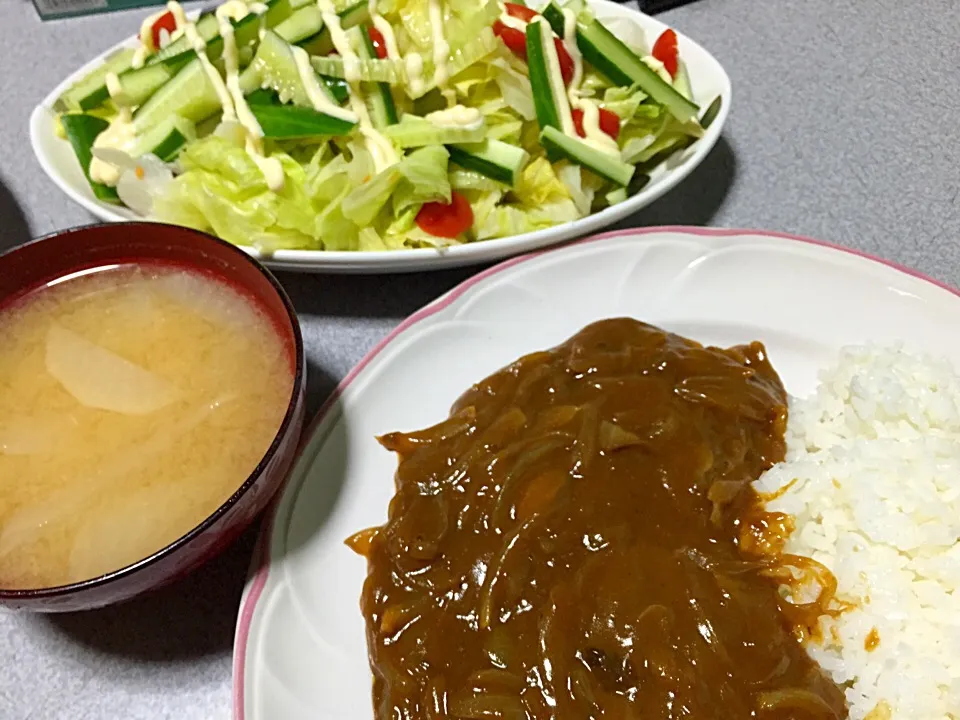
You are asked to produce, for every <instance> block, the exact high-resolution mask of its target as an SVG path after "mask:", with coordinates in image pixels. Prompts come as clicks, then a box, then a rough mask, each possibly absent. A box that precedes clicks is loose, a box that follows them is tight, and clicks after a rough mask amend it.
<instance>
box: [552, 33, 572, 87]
mask: <svg viewBox="0 0 960 720" xmlns="http://www.w3.org/2000/svg"><path fill="white" fill-rule="evenodd" d="M553 45H554V47H556V48H557V60H559V61H560V75H561V76H562V77H563V84H564V85H569V84H570V81H571V80H573V58H572V57H570V53H568V52H567V48H566V47H565V46H564V44H563V40H561V39H560V38H558V37H555V38H554V39H553Z"/></svg>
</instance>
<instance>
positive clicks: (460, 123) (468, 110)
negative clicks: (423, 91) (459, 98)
mask: <svg viewBox="0 0 960 720" xmlns="http://www.w3.org/2000/svg"><path fill="white" fill-rule="evenodd" d="M424 119H425V120H427V121H428V122H430V123H432V124H433V125H435V126H436V127H439V128H463V129H464V130H476V129H478V128H480V127H483V113H482V112H480V110H479V109H478V108H474V107H465V106H464V105H454V106H453V107H449V108H447V109H446V110H436V111H434V112H432V113H429V114H427V115H426V116H425V117H424Z"/></svg>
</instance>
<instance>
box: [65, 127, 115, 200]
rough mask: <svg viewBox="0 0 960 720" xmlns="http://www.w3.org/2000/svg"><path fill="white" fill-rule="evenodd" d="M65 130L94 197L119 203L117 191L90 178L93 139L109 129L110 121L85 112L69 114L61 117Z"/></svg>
mask: <svg viewBox="0 0 960 720" xmlns="http://www.w3.org/2000/svg"><path fill="white" fill-rule="evenodd" d="M60 123H61V124H62V125H63V131H64V132H65V133H66V134H67V140H69V141H70V145H71V147H73V152H74V154H75V155H76V156H77V160H78V161H79V162H80V167H81V168H82V169H83V175H84V177H86V178H87V182H88V183H90V189H91V190H92V191H93V195H94V197H96V198H97V199H98V200H104V201H106V202H111V203H119V202H120V199H119V198H118V197H117V191H116V190H114V189H113V188H112V187H107V186H106V185H102V184H100V183H98V182H94V181H93V180H91V179H90V161H91V160H92V159H93V141H94V140H96V139H97V135H99V134H100V133H102V132H103V131H104V130H106V129H107V125H109V123H108V122H107V121H106V120H104V119H103V118H98V117H95V116H93V115H84V114H79V113H78V114H67V115H63V116H61V117H60Z"/></svg>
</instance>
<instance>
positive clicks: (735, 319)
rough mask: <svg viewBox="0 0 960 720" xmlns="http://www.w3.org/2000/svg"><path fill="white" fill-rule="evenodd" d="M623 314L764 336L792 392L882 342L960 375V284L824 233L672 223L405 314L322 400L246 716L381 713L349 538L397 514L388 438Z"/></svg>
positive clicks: (267, 600) (291, 496)
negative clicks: (518, 362)
mask: <svg viewBox="0 0 960 720" xmlns="http://www.w3.org/2000/svg"><path fill="white" fill-rule="evenodd" d="M614 316H632V317H635V318H638V319H641V320H644V321H647V322H651V323H654V324H656V325H659V326H661V327H664V328H666V329H669V330H673V331H676V332H679V333H681V334H683V335H686V336H688V337H692V338H694V339H697V340H700V341H702V342H706V343H714V344H720V345H730V344H735V343H742V342H745V341H750V340H755V339H756V340H761V341H763V342H764V343H765V344H766V346H767V349H768V350H769V353H770V357H771V359H772V361H773V364H774V367H776V369H777V370H778V371H779V373H780V375H781V377H782V378H783V381H784V384H785V385H786V387H787V390H788V391H789V392H790V393H792V394H799V395H802V394H806V393H807V392H809V391H811V390H812V389H813V387H814V384H815V380H816V373H817V371H818V369H819V368H821V367H823V366H824V365H825V364H827V363H829V362H831V361H832V360H833V359H835V354H836V352H837V351H838V350H839V348H840V347H841V346H843V345H848V344H854V343H859V342H865V341H876V342H881V343H892V342H894V341H897V340H902V341H904V342H905V343H906V345H907V347H908V348H909V349H914V350H920V351H929V352H933V353H936V354H940V355H945V356H947V357H949V358H950V359H951V360H952V361H953V362H954V364H955V365H956V366H957V367H960V335H958V334H957V332H956V328H957V327H958V326H960V296H958V294H957V291H954V290H950V289H949V288H946V287H943V286H939V285H937V284H936V283H935V282H933V281H932V280H929V279H926V278H922V277H920V276H917V275H915V274H914V273H912V272H910V271H909V270H905V269H902V268H897V267H894V266H891V265H888V264H885V263H883V262H882V261H878V260H875V259H871V258H867V257H864V256H860V255H857V254H854V253H852V252H849V251H844V250H841V249H839V248H835V247H830V246H826V245H824V244H821V243H817V242H815V241H812V240H805V239H802V238H794V237H789V236H785V235H774V234H769V233H755V232H744V231H731V230H705V229H685V228H660V229H656V228H654V229H650V230H628V231H623V232H618V233H611V234H608V235H604V236H600V237H598V238H595V239H590V240H587V241H584V242H582V243H578V244H574V245H569V246H566V247H563V248H558V249H554V250H552V251H547V252H543V253H540V254H534V255H530V256H525V257H522V258H518V259H515V260H511V261H507V262H505V263H502V264H500V265H498V266H497V267H495V268H493V269H491V270H488V271H487V272H484V273H482V274H480V275H478V276H476V277H474V278H472V279H470V280H468V281H466V282H465V283H464V284H462V285H460V286H459V287H457V288H456V289H454V290H452V291H451V292H450V293H448V294H447V295H445V296H444V297H442V298H440V299H439V300H437V301H435V302H434V303H432V304H431V305H428V306H427V307H426V308H424V309H423V310H421V311H420V312H418V313H417V314H416V315H414V316H412V317H411V318H409V319H408V320H407V321H406V322H404V323H403V324H402V325H401V326H400V327H399V328H397V330H396V331H395V332H394V333H393V334H391V335H390V336H389V337H388V338H387V339H386V340H384V341H383V342H382V343H381V344H380V345H379V346H377V347H376V348H375V349H374V350H373V351H372V352H371V353H370V354H369V355H368V356H367V357H366V358H364V359H363V360H362V361H361V362H360V364H359V365H358V366H357V367H356V368H355V369H354V370H353V371H352V372H351V373H350V375H348V376H347V378H346V379H345V380H344V381H343V382H342V383H341V385H340V387H339V388H338V390H337V394H336V395H335V399H333V400H332V401H331V402H328V403H327V405H326V406H325V408H324V409H323V410H321V412H320V415H319V417H318V418H317V421H316V422H315V423H314V426H313V429H312V431H311V432H309V433H308V435H307V436H306V438H307V440H306V444H305V446H304V449H303V454H302V456H301V458H300V460H299V463H298V465H297V466H296V469H295V470H294V473H293V476H292V477H291V479H290V481H289V483H288V485H287V487H286V490H285V491H284V493H283V494H282V497H281V499H280V501H279V503H278V505H277V509H276V513H275V515H274V516H273V518H272V523H271V524H269V525H268V526H267V528H266V530H265V531H264V536H263V538H262V540H263V541H264V542H263V543H262V545H261V551H262V552H263V553H264V554H263V555H261V558H260V559H261V560H263V559H265V560H266V562H265V563H260V564H259V569H258V570H257V571H255V572H254V573H253V575H252V577H251V580H250V583H249V584H248V587H247V591H246V593H245V594H244V599H243V602H242V605H241V611H240V619H239V622H238V627H237V641H236V644H235V650H234V653H235V654H234V692H235V702H236V704H235V717H236V718H237V720H274V719H275V718H284V720H300V719H301V718H302V719H303V720H306V719H307V718H326V719H328V720H369V719H370V717H371V715H372V705H371V679H372V678H371V674H370V670H369V667H368V665H367V647H366V638H365V634H364V621H363V618H362V617H361V615H360V609H359V598H360V592H361V587H362V584H363V579H364V577H365V575H366V563H365V561H364V560H363V559H362V558H360V557H358V556H356V555H354V554H353V553H352V552H351V551H350V550H349V549H347V547H346V546H344V544H343V540H344V538H346V537H347V536H348V535H350V534H352V533H353V532H355V531H357V530H359V529H361V528H366V527H370V526H372V525H378V524H381V523H382V522H383V521H384V520H385V519H386V514H387V504H388V502H389V500H390V498H391V496H392V494H393V487H394V485H393V475H394V471H395V469H396V460H395V457H394V456H393V454H392V453H389V452H387V451H385V450H383V449H382V448H381V447H380V446H379V445H378V444H377V441H376V440H375V436H377V435H379V434H382V433H385V432H388V431H391V430H413V429H417V428H420V427H425V426H428V425H431V424H433V423H436V422H438V421H439V420H441V419H443V418H445V417H446V416H447V414H448V410H449V408H450V406H451V404H452V403H453V401H454V400H455V399H456V398H457V397H458V396H459V395H460V393H461V392H462V391H464V390H466V389H467V388H468V387H469V386H470V385H471V384H472V383H474V382H476V381H478V380H480V379H482V378H483V377H485V376H487V375H488V374H490V373H491V372H493V371H495V370H497V369H498V368H500V367H502V366H504V365H506V364H508V363H509V362H511V361H512V360H514V359H516V358H517V357H519V356H521V355H523V354H525V353H528V352H531V351H534V350H539V349H544V348H549V347H551V346H554V345H556V344H558V343H560V342H562V341H563V340H565V339H566V338H567V337H569V336H570V335H572V334H573V333H575V332H576V331H577V330H579V329H580V328H581V327H583V326H584V325H586V324H588V323H590V322H592V321H594V320H598V319H601V318H606V317H614ZM440 368H442V371H439V369H440ZM255 567H258V566H255Z"/></svg>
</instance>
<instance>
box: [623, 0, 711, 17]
mask: <svg viewBox="0 0 960 720" xmlns="http://www.w3.org/2000/svg"><path fill="white" fill-rule="evenodd" d="M620 1H621V2H623V1H624V0H620ZM692 2H694V0H637V4H638V5H639V6H640V12H643V13H646V14H647V15H654V14H655V13H658V12H661V11H663V10H669V9H670V8H675V7H680V6H681V5H689V4H690V3H692Z"/></svg>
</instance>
